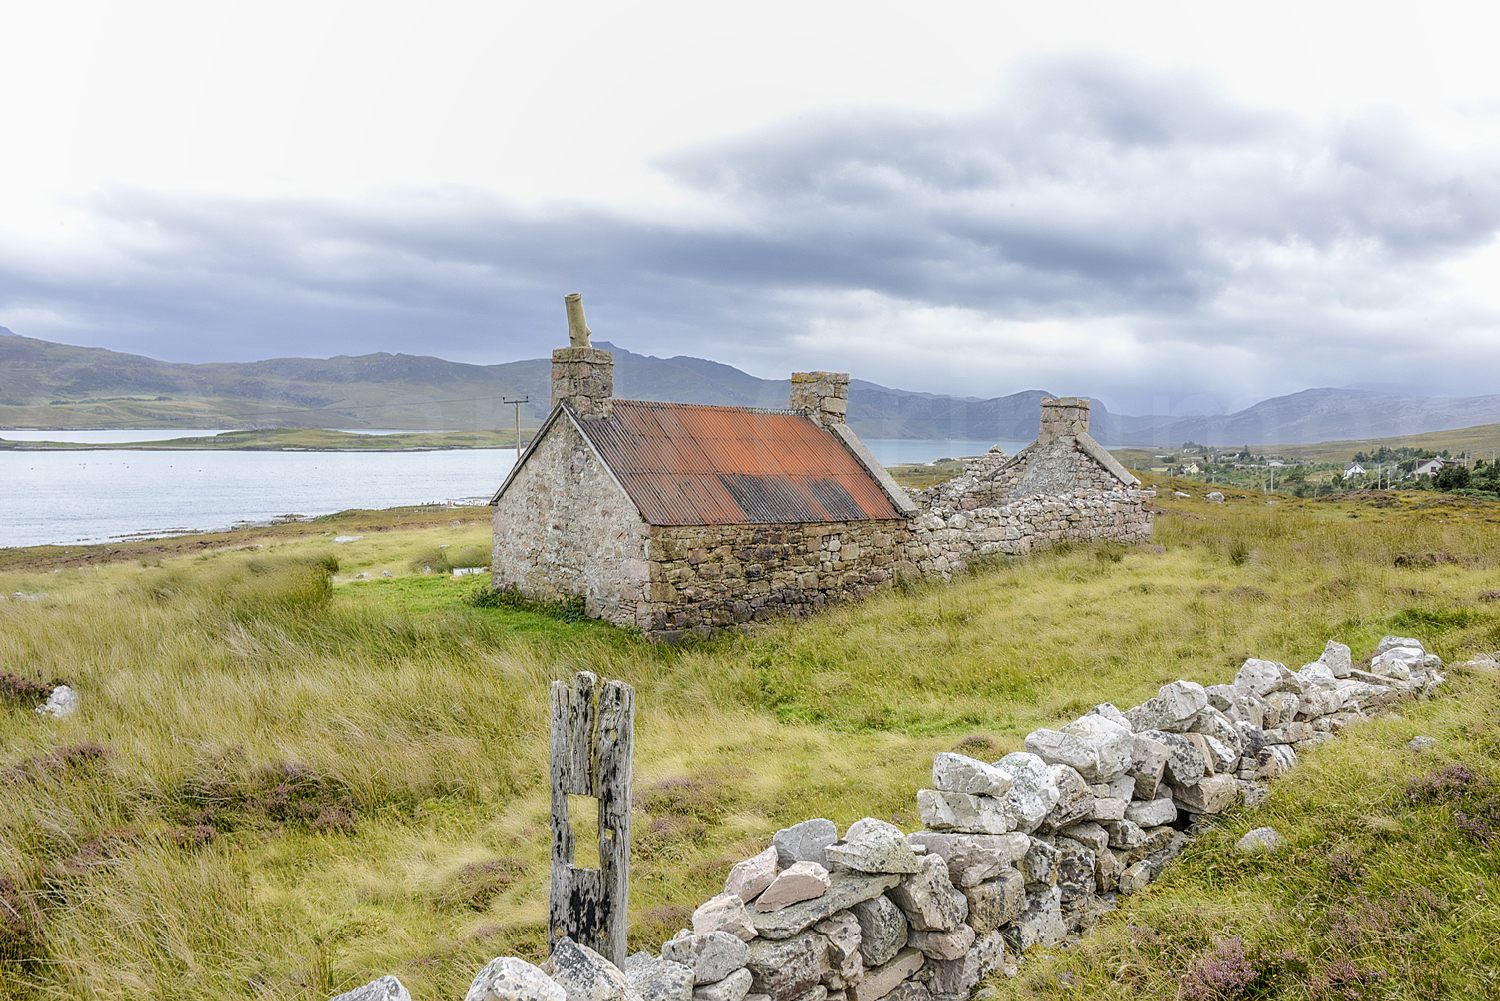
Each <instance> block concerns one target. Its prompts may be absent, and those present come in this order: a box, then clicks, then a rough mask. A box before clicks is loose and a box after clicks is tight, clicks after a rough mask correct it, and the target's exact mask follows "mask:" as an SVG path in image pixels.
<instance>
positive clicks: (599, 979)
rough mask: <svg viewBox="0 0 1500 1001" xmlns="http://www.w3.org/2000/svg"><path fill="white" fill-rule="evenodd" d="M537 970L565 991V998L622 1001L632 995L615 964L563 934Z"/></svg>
mask: <svg viewBox="0 0 1500 1001" xmlns="http://www.w3.org/2000/svg"><path fill="white" fill-rule="evenodd" d="M541 969H542V972H544V973H546V974H547V975H548V976H549V977H551V978H552V979H553V980H554V981H556V982H557V985H558V986H559V987H561V988H562V989H563V990H564V991H565V992H567V1001H625V999H627V998H630V997H632V996H633V995H634V991H633V990H632V989H631V987H630V984H629V982H627V981H626V979H625V974H624V973H623V972H622V971H621V970H620V968H619V967H617V966H615V964H614V963H611V962H610V961H609V960H607V959H605V958H604V957H603V956H601V955H599V954H598V953H597V952H595V951H594V950H593V949H590V948H589V947H588V946H586V945H583V944H581V943H578V942H575V941H573V940H572V939H571V938H568V937H566V936H564V937H563V938H560V939H558V940H557V941H556V942H555V943H553V946H552V957H551V958H550V959H548V960H547V962H546V963H544V964H543V965H542V967H541Z"/></svg>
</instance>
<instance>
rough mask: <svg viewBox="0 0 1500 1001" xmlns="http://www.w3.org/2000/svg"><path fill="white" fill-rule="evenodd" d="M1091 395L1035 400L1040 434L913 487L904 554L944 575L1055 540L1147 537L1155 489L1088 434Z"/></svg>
mask: <svg viewBox="0 0 1500 1001" xmlns="http://www.w3.org/2000/svg"><path fill="white" fill-rule="evenodd" d="M1088 413H1089V405H1088V401H1087V400H1082V399H1079V398H1077V397H1064V398H1062V399H1053V398H1051V397H1046V398H1044V399H1043V400H1042V418H1041V425H1040V432H1039V434H1038V435H1037V440H1036V441H1035V442H1033V443H1032V444H1030V445H1028V446H1026V447H1025V448H1023V449H1021V451H1019V452H1017V453H1016V454H1015V455H1006V454H1005V452H1004V450H1002V449H1001V448H1000V447H999V446H998V445H997V446H995V447H994V448H992V449H990V451H989V452H988V453H987V454H985V455H982V456H980V457H979V458H977V459H975V460H974V461H972V462H970V463H969V464H968V466H966V467H965V469H964V471H963V473H962V474H961V475H959V476H958V477H956V478H955V479H952V480H949V481H948V482H946V483H940V484H938V485H937V486H934V487H932V488H930V489H928V490H926V491H923V492H922V493H919V494H917V495H916V496H915V498H914V499H915V500H916V501H917V503H918V505H919V506H920V508H921V511H920V513H918V514H917V515H916V516H915V517H914V518H913V521H912V541H911V544H910V545H909V546H908V547H907V556H908V559H909V560H910V561H911V562H912V565H913V566H914V567H915V569H916V572H917V573H919V574H921V575H922V576H924V577H931V578H937V579H942V580H949V579H951V578H952V576H953V575H954V574H956V573H963V572H964V571H966V570H968V569H969V567H970V565H971V564H972V563H973V561H974V559H975V558H976V557H986V556H1025V555H1026V554H1028V553H1030V552H1031V551H1032V550H1033V549H1036V548H1040V547H1044V546H1048V545H1055V544H1057V543H1059V542H1097V541H1113V542H1124V543H1141V542H1146V541H1148V540H1149V539H1150V538H1151V511H1150V501H1151V500H1152V499H1153V498H1154V497H1155V496H1156V494H1155V492H1154V491H1151V490H1142V489H1141V485H1140V481H1139V480H1137V479H1136V478H1135V477H1134V476H1133V475H1131V473H1130V472H1129V471H1128V470H1126V469H1125V468H1124V467H1123V466H1121V465H1120V463H1119V462H1118V461H1117V460H1116V459H1115V458H1114V457H1113V456H1111V455H1110V454H1109V452H1108V451H1106V450H1105V449H1104V447H1103V446H1101V445H1100V444H1099V443H1098V442H1096V441H1095V440H1094V439H1093V438H1091V437H1090V436H1089V434H1088Z"/></svg>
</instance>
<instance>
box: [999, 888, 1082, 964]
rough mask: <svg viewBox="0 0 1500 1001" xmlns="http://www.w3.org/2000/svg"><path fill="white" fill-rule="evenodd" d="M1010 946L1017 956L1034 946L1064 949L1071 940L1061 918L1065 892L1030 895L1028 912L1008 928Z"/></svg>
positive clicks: (1048, 891)
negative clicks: (1065, 940)
mask: <svg viewBox="0 0 1500 1001" xmlns="http://www.w3.org/2000/svg"><path fill="white" fill-rule="evenodd" d="M1007 932H1008V934H1007V938H1008V939H1009V940H1010V941H1009V944H1010V947H1011V949H1012V950H1014V951H1015V952H1018V953H1020V952H1025V951H1026V950H1027V949H1030V948H1031V947H1032V946H1033V945H1061V944H1062V942H1063V940H1064V939H1066V938H1067V937H1068V928H1067V925H1066V924H1064V923H1063V917H1062V891H1060V890H1059V889H1058V888H1057V887H1055V886H1053V887H1050V888H1048V889H1046V890H1043V891H1041V892H1040V893H1032V894H1027V897H1026V909H1025V910H1023V911H1022V912H1021V915H1020V917H1018V918H1016V920H1015V921H1014V922H1012V923H1011V924H1010V925H1009V927H1008V928H1007Z"/></svg>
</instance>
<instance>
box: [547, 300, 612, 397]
mask: <svg viewBox="0 0 1500 1001" xmlns="http://www.w3.org/2000/svg"><path fill="white" fill-rule="evenodd" d="M563 306H564V308H565V309H566V310H567V313H568V343H569V345H570V346H569V347H565V348H558V349H557V350H555V351H553V352H552V406H554V407H556V406H557V405H558V404H559V403H566V404H567V405H568V406H570V407H572V408H573V412H574V413H576V414H577V415H578V416H580V417H585V418H595V417H608V416H609V415H610V413H611V412H613V410H614V395H615V356H614V355H613V354H611V353H610V352H608V351H605V350H603V349H602V348H596V347H593V346H591V345H590V343H589V336H590V333H591V331H590V330H589V328H588V324H587V323H585V322H584V319H583V296H581V295H579V294H578V293H577V292H574V293H573V294H571V295H568V296H565V297H564V298H563ZM580 342H581V343H580Z"/></svg>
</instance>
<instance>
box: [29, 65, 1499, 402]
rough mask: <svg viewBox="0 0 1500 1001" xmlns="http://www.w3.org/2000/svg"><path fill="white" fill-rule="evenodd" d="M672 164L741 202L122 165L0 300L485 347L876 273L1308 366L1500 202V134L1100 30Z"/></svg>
mask: <svg viewBox="0 0 1500 1001" xmlns="http://www.w3.org/2000/svg"><path fill="white" fill-rule="evenodd" d="M659 167H660V169H661V170H663V171H664V172H665V173H666V175H667V176H668V177H669V178H671V179H672V180H674V181H675V182H677V183H678V184H680V185H682V186H683V187H684V188H687V189H690V190H692V191H694V192H696V193H698V194H700V195H702V196H704V197H707V198H710V199H715V200H718V201H720V202H721V203H724V204H726V205H728V206H730V207H732V209H733V215H734V216H735V217H737V218H739V219H741V220H743V221H742V222H739V223H735V224H728V223H718V224H703V223H696V222H690V221H684V220H682V219H680V218H661V219H659V220H655V221H650V222H641V221H639V220H637V219H634V218H628V217H626V216H623V215H621V214H618V213H615V212H612V211H610V210H608V209H607V208H601V207H596V206H569V207H557V208H553V209H549V210H545V211H535V210H522V209H519V208H517V207H515V206H513V205H510V204H508V203H507V202H505V201H504V200H502V199H499V198H496V197H494V196H490V195H487V194H484V193H480V192H474V191H464V190H452V189H447V190H441V191H431V192H417V193H409V194H407V195H403V196H400V197H392V198H389V199H387V200H385V201H383V202H381V203H378V204H349V203H333V202H327V201H312V200H283V201H267V202H247V201H240V200H232V199H204V198H193V199H188V198H168V197H164V196H161V195H157V194H147V193H142V192H126V191H122V192H116V193H114V194H112V195H111V196H109V197H107V198H102V199H100V200H99V201H98V202H97V203H96V204H95V205H94V206H93V209H94V211H95V213H96V215H97V217H98V219H99V220H100V221H101V225H102V226H103V232H104V234H105V238H106V240H107V242H108V246H109V250H110V253H109V255H108V260H109V262H110V263H108V264H107V265H103V266H99V267H98V268H96V269H95V270H83V271H80V270H79V269H78V268H77V267H74V266H71V265H70V266H56V267H52V266H48V265H46V264H45V263H44V262H37V261H33V260H22V259H12V260H5V259H3V258H0V308H6V309H17V308H27V309H55V310H57V311H58V312H60V313H63V314H64V315H69V316H74V317H77V318H79V322H80V325H81V326H82V327H84V328H87V329H90V330H93V331H98V332H108V331H116V332H119V334H120V336H122V337H124V336H126V335H128V338H133V339H131V340H130V341H129V343H128V344H127V343H120V344H115V343H111V344H110V345H109V346H121V347H125V348H127V349H130V350H137V351H143V352H145V353H153V352H155V353H158V354H163V355H167V356H170V357H174V358H182V359H184V360H208V359H210V358H227V357H231V356H233V357H251V356H254V357H263V356H266V355H272V354H332V353H339V352H363V351H369V350H381V349H383V350H392V351H396V350H404V351H409V352H419V353H430V354H439V355H445V356H448V357H454V358H458V359H460V360H469V361H482V360H502V359H503V358H509V357H523V356H527V355H535V354H538V353H541V352H542V351H544V350H545V349H546V348H548V347H550V346H552V345H553V344H555V343H556V341H557V337H558V331H559V326H560V321H559V311H558V306H557V302H556V300H557V299H558V298H559V297H560V296H561V295H562V294H563V293H564V292H569V291H584V292H586V293H587V295H588V301H589V303H590V307H591V316H593V315H597V316H600V317H601V318H603V317H607V318H608V319H607V323H601V324H600V325H599V326H600V327H601V328H602V327H607V329H608V335H607V336H608V337H609V338H610V339H612V340H614V341H616V342H617V343H622V344H627V345H629V346H631V347H632V348H634V349H636V350H649V351H653V352H658V353H668V354H669V353H676V352H679V351H680V352H687V353H697V354H717V355H719V356H721V357H722V356H725V355H727V354H732V353H733V352H732V351H728V350H724V349H723V348H724V346H726V345H735V344H740V345H743V349H744V351H746V352H757V351H758V352H762V353H764V352H766V351H768V350H774V348H775V346H776V345H777V344H779V343H783V342H785V341H786V340H787V339H788V338H791V337H794V336H795V335H798V334H802V333H805V332H806V331H807V329H809V320H810V319H816V318H818V317H817V316H813V315H810V314H809V313H808V312H806V311H807V310H809V309H811V310H814V311H816V310H819V309H822V310H823V311H824V312H823V314H821V315H822V316H825V317H833V318H839V316H840V315H845V316H847V313H848V310H849V309H850V308H851V307H849V306H848V305H847V304H843V305H840V304H838V303H836V302H835V300H836V299H837V298H838V297H839V296H841V295H844V294H845V293H849V292H860V291H869V292H874V293H877V294H879V295H880V296H883V297H886V298H888V299H890V300H894V301H897V302H902V303H907V304H910V305H914V306H955V307H964V308H968V309H972V310H976V311H978V312H980V313H983V314H987V315H990V316H995V317H1000V318H1006V319H1030V320H1035V319H1093V318H1107V317H1121V318H1125V320H1126V321H1128V322H1129V324H1130V326H1131V329H1132V331H1133V332H1134V334H1135V336H1136V337H1137V338H1138V339H1139V340H1140V341H1142V342H1143V343H1147V344H1153V343H1156V344H1169V343H1173V342H1189V343H1193V344H1197V345H1235V346H1239V347H1241V348H1243V349H1245V350H1247V351H1250V352H1253V353H1259V354H1260V355H1262V356H1266V355H1268V354H1274V355H1276V356H1277V357H1276V358H1273V359H1271V360H1269V361H1268V362H1267V364H1272V363H1274V362H1275V361H1281V362H1282V363H1284V364H1291V365H1296V364H1297V363H1298V361H1299V359H1300V360H1305V364H1306V367H1307V369H1308V372H1309V378H1310V379H1312V378H1314V374H1313V373H1316V374H1319V375H1321V374H1323V373H1326V372H1327V371H1328V370H1329V368H1330V365H1332V364H1335V363H1336V356H1337V354H1338V353H1339V352H1342V351H1346V350H1348V349H1349V347H1350V346H1353V345H1359V344H1364V345H1370V344H1377V343H1379V342H1381V341H1382V340H1388V341H1397V340H1400V339H1401V338H1402V337H1403V336H1404V335H1408V332H1406V331H1404V330H1402V329H1390V328H1389V325H1388V324H1387V325H1386V326H1384V327H1383V326H1381V325H1380V324H1371V323H1368V322H1365V321H1362V320H1361V319H1360V318H1359V317H1358V316H1356V315H1353V314H1355V313H1357V312H1358V311H1359V310H1358V309H1353V310H1351V309H1350V306H1351V305H1353V306H1356V307H1370V306H1377V307H1378V306H1399V307H1400V308H1401V309H1403V310H1404V311H1406V312H1407V313H1409V314H1411V315H1412V316H1415V317H1417V318H1418V319H1417V320H1414V321H1411V322H1413V323H1430V320H1431V316H1430V312H1431V309H1433V308H1434V307H1433V306H1432V304H1431V303H1430V302H1428V301H1427V299H1425V298H1424V297H1425V296H1427V295H1428V294H1429V293H1428V291H1427V288H1426V286H1428V285H1429V284H1430V279H1431V276H1432V271H1431V269H1432V268H1433V266H1434V265H1435V264H1440V263H1442V262H1444V261H1447V260H1449V259H1452V258H1453V257H1454V256H1455V255H1458V254H1462V253H1464V252H1467V251H1469V250H1471V249H1473V248H1476V247H1478V246H1481V245H1482V244H1484V243H1485V242H1487V241H1489V240H1490V239H1492V238H1493V236H1494V234H1495V233H1496V231H1497V228H1500V163H1497V162H1495V161H1493V160H1485V159H1483V158H1480V157H1474V158H1472V159H1468V160H1465V159H1455V158H1453V156H1452V155H1451V154H1450V153H1449V152H1448V151H1445V150H1443V149H1440V148H1438V147H1436V146H1434V145H1432V144H1431V143H1430V142H1429V141H1428V140H1426V139H1425V138H1423V137H1422V136H1421V134H1420V133H1418V132H1417V131H1416V130H1415V129H1413V128H1412V127H1411V126H1409V125H1408V124H1407V123H1405V122H1403V121H1402V120H1401V119H1400V118H1399V117H1396V116H1393V115H1390V114H1377V113H1371V114H1368V115H1366V116H1364V117H1361V118H1358V119H1351V120H1348V121H1343V122H1333V123H1324V124H1314V123H1307V122H1304V121H1301V120H1298V119H1295V118H1293V117H1291V116H1289V115H1285V114H1279V113H1271V112H1264V111H1260V110H1256V109H1249V108H1245V107H1243V106H1241V105H1238V104H1236V103H1235V102H1233V101H1232V100H1230V99H1229V98H1228V97H1226V96H1224V95H1223V94H1220V93H1218V92H1216V91H1215V90H1214V89H1213V88H1212V87H1211V86H1209V85H1207V84H1206V83H1205V82H1204V81H1203V80H1201V79H1198V78H1195V77H1193V76H1190V75H1184V74H1175V75H1174V74H1160V73H1156V74H1153V73H1145V72H1142V71H1139V70H1137V69H1134V68H1132V67H1130V66H1128V65H1124V64H1121V63H1118V62H1111V61H1108V60H1102V59H1084V58H1074V59H1068V60H1060V61H1053V62H1048V63H1044V64H1038V65H1034V66H1032V67H1030V68H1028V69H1026V70H1025V71H1023V72H1022V73H1020V74H1019V75H1018V76H1017V78H1016V79H1015V80H1014V81H1013V82H1012V85H1011V86H1010V87H1009V89H1008V90H1007V91H1006V92H1004V93H1003V94H1001V95H1000V96H998V97H997V98H996V99H995V100H993V101H992V102H990V103H989V104H987V105H986V106H984V107H982V108H980V109H978V110H976V111H973V112H969V113H964V114H936V113H927V112H915V111H900V112H892V111H884V110H878V109H877V110H864V111H857V112H843V113H829V114H824V115H818V116H810V117H807V118H805V119H802V120H799V121H797V122H794V123H789V124H783V125H779V126H777V127H773V128H768V129H764V130H761V131H758V132H755V133H751V134H747V135H742V136H739V137H736V138H734V139H732V140H727V141H723V142H718V143H712V144H706V145H702V146H699V147H696V148H693V149H689V150H684V151H680V152H678V153H676V154H674V155H672V156H669V157H665V158H663V159H662V160H661V161H660V163H659ZM1288 255H1291V256H1293V257H1295V258H1296V263H1295V264H1288V263H1286V261H1285V260H1284V259H1283V258H1285V257H1287V256H1288ZM820 297H822V299H821V300H820ZM820 301H824V302H825V303H826V304H825V305H823V306H819V305H818V303H819V302H820ZM809 304H811V305H809ZM12 325H13V326H14V325H15V324H14V323H13V324H12ZM18 332H21V333H27V332H28V331H25V330H19V331H18ZM1414 332H1415V331H1413V333H1414ZM205 336H206V337H208V338H210V339H211V341H212V343H210V344H207V345H203V344H201V343H199V344H198V346H196V347H193V346H191V345H193V344H195V343H196V342H199V341H200V340H201V339H202V338H204V337H205ZM96 340H97V338H96ZM153 345H157V346H155V347H153ZM1194 377H1195V376H1194V373H1191V372H1179V373H1176V374H1174V375H1173V376H1171V377H1170V378H1171V379H1175V380H1176V381H1175V382H1168V381H1164V383H1163V385H1164V386H1166V387H1167V388H1169V389H1172V388H1175V389H1176V390H1178V391H1190V386H1191V383H1192V382H1193V380H1194ZM1022 378H1025V377H1024V376H1022ZM1163 378H1164V380H1166V379H1167V377H1163ZM1028 385H1029V380H1028ZM912 388H923V389H932V390H939V391H941V390H945V389H948V388H950V387H947V386H941V385H928V386H914V387H912ZM1016 388H1019V387H1016ZM1277 388H1278V389H1279V388H1280V387H1277ZM1296 388H1301V387H1296ZM998 391H1000V389H999V388H997V392H998ZM1003 391H1006V392H1008V391H1010V389H1004V390H1003ZM1080 391H1091V392H1102V390H1095V389H1090V388H1089V387H1087V386H1086V387H1082V389H1081V390H1080Z"/></svg>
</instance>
